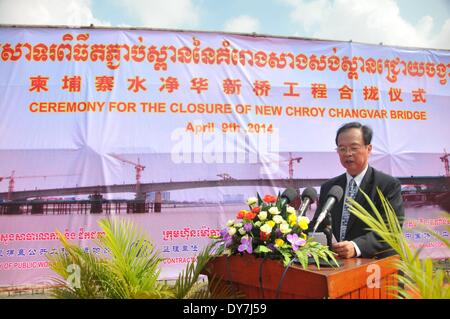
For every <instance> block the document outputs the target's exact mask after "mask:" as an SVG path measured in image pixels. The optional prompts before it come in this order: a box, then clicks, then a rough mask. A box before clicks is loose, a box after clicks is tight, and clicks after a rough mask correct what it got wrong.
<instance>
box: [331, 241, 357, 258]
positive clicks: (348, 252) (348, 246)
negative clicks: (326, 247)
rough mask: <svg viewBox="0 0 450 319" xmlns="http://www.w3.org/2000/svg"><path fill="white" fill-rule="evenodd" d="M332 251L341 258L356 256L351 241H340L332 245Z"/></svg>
mask: <svg viewBox="0 0 450 319" xmlns="http://www.w3.org/2000/svg"><path fill="white" fill-rule="evenodd" d="M332 248H333V251H334V252H335V253H336V254H338V255H339V257H341V258H352V257H355V256H356V250H355V246H354V245H353V243H352V242H351V241H347V240H346V241H341V242H339V243H334V244H333V246H332Z"/></svg>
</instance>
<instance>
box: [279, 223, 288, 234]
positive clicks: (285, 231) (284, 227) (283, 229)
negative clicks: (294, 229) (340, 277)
mask: <svg viewBox="0 0 450 319" xmlns="http://www.w3.org/2000/svg"><path fill="white" fill-rule="evenodd" d="M280 231H281V232H282V233H283V234H289V233H290V232H291V229H290V228H289V224H287V223H282V224H281V225H280Z"/></svg>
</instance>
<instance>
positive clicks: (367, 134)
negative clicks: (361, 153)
mask: <svg viewBox="0 0 450 319" xmlns="http://www.w3.org/2000/svg"><path fill="white" fill-rule="evenodd" d="M352 128H357V129H360V130H361V131H362V134H363V139H364V145H369V144H370V142H372V135H373V131H372V129H371V128H370V127H369V126H367V125H362V124H361V123H359V122H350V123H347V124H344V125H342V126H341V127H340V128H339V129H338V131H337V133H336V145H338V137H339V134H341V133H343V132H345V131H347V130H349V129H352Z"/></svg>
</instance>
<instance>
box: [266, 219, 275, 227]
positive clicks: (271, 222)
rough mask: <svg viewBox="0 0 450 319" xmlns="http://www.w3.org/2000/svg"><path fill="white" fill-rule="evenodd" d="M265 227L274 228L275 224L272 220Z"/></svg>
mask: <svg viewBox="0 0 450 319" xmlns="http://www.w3.org/2000/svg"><path fill="white" fill-rule="evenodd" d="M266 225H269V227H270V228H273V226H275V222H274V221H273V220H269V221H268V222H267V223H266Z"/></svg>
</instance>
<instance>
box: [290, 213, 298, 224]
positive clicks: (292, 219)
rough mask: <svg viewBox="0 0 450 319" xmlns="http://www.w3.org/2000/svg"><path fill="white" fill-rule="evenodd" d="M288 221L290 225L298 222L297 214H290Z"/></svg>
mask: <svg viewBox="0 0 450 319" xmlns="http://www.w3.org/2000/svg"><path fill="white" fill-rule="evenodd" d="M288 222H289V225H291V226H294V225H295V223H296V222H297V215H295V214H289V216H288Z"/></svg>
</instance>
